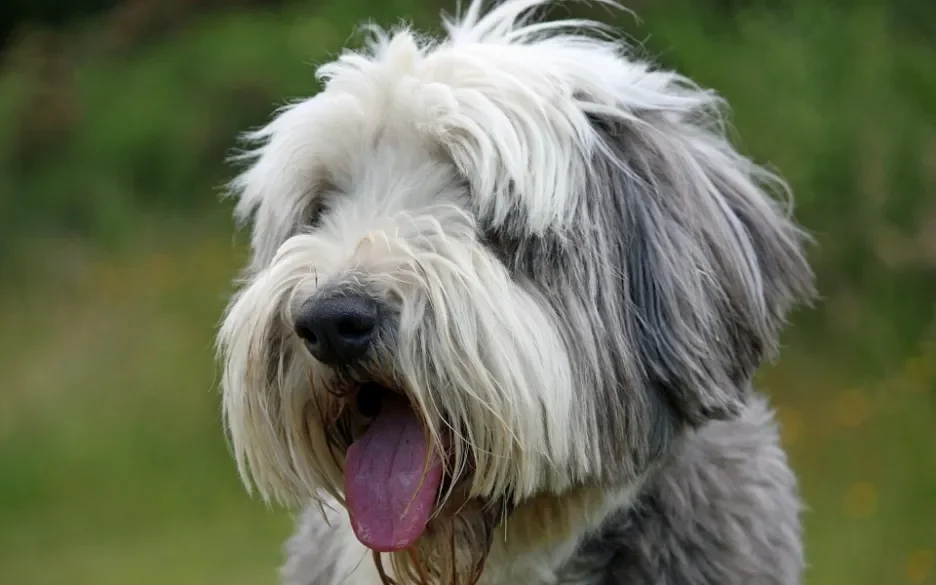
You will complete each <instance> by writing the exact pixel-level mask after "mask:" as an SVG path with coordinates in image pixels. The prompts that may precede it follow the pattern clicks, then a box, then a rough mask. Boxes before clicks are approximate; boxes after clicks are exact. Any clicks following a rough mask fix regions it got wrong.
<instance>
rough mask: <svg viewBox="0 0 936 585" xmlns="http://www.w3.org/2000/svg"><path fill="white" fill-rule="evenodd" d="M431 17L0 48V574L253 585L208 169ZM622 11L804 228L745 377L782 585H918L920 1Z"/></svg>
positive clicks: (394, 7)
mask: <svg viewBox="0 0 936 585" xmlns="http://www.w3.org/2000/svg"><path fill="white" fill-rule="evenodd" d="M254 4H255V5H256V4H259V3H254ZM268 4H269V3H268ZM442 4H443V2H441V0H432V1H430V2H419V1H418V0H384V1H383V2H376V1H369V0H344V1H339V0H320V1H317V2H312V1H311V0H309V1H308V2H304V3H300V4H296V5H291V6H288V7H285V8H280V7H275V8H274V7H269V6H268V7H267V8H265V9H260V8H257V7H254V8H249V9H248V8H244V9H237V10H228V11H224V12H216V13H207V14H203V15H201V16H198V17H197V18H194V19H191V20H186V21H185V22H184V23H183V24H181V25H179V26H175V27H174V28H172V29H171V31H170V32H166V33H165V34H164V35H163V36H161V37H156V38H154V37H153V36H152V35H143V36H139V37H137V36H135V34H136V33H133V34H131V32H132V31H129V29H121V28H120V27H119V26H117V25H114V24H113V21H112V20H107V21H89V22H87V23H84V24H75V25H73V26H72V27H70V28H69V29H67V30H66V31H64V32H55V33H50V32H37V33H35V34H33V35H30V36H26V37H24V38H23V39H22V41H21V42H20V43H18V44H16V45H14V46H12V47H11V48H10V49H9V50H8V51H7V52H6V54H5V55H4V56H3V59H4V61H3V65H2V68H0V232H2V233H3V236H2V237H0V279H2V285H0V372H2V374H0V470H2V471H0V583H12V584H16V585H32V584H36V585H39V584H41V585H48V584H51V583H69V584H74V585H83V584H88V585H109V584H114V585H116V584H125V583H134V584H139V585H148V584H150V583H152V584H154V585H155V584H157V583H172V584H173V585H185V584H187V583H193V584H194V583H198V584H208V583H226V584H237V583H244V584H245V585H246V584H247V583H251V584H254V583H271V584H272V583H274V582H275V572H274V567H275V565H276V563H277V562H278V559H279V556H278V555H279V546H280V543H281V540H282V539H283V538H284V537H285V535H286V534H287V531H288V528H289V522H288V520H289V519H288V518H287V517H285V515H284V514H282V513H279V512H274V511H270V510H267V509H266V508H265V507H264V506H263V505H262V504H260V503H258V502H255V501H251V500H249V499H248V497H247V496H246V495H245V494H244V493H243V492H242V489H241V487H240V486H239V484H238V482H237V478H236V476H235V472H234V469H233V463H232V462H231V459H230V456H229V454H228V452H227V449H226V446H225V445H224V442H223V439H222V433H221V426H220V419H219V416H218V399H217V398H218V397H217V394H216V388H215V387H216V384H217V377H218V372H217V367H216V365H215V364H214V362H213V355H212V347H211V344H212V335H213V330H214V326H215V324H216V322H217V319H218V317H219V315H220V313H221V310H222V308H223V302H224V297H225V294H226V292H228V291H229V290H230V285H229V282H230V279H231V278H232V277H233V276H234V274H235V271H236V268H237V266H238V265H239V262H240V260H241V259H242V255H243V249H242V248H241V247H240V246H237V245H236V244H234V243H232V240H231V229H230V222H229V219H228V218H229V211H230V209H229V207H228V205H227V204H221V203H219V201H218V199H219V195H220V193H221V191H222V186H223V184H224V182H225V181H226V180H227V179H229V178H230V176H231V173H232V171H231V169H230V168H227V167H226V166H225V164H224V159H225V157H226V156H227V155H228V154H230V153H232V151H233V149H234V148H235V147H236V143H235V140H234V139H235V137H236V135H237V134H238V133H239V132H241V131H244V130H247V129H250V128H252V127H256V126H258V125H260V124H262V123H263V122H264V121H266V120H267V119H268V118H269V115H270V113H271V110H272V108H273V107H275V106H276V105H281V104H283V103H285V102H286V101H288V100H291V99H294V98H299V97H302V96H305V95H308V94H310V93H312V92H314V91H315V89H316V87H317V86H316V82H315V80H314V77H313V69H314V67H313V66H314V64H315V63H318V62H321V61H322V60H324V59H327V58H328V57H329V56H331V55H333V54H334V52H335V51H336V50H338V49H339V48H340V47H341V46H342V45H343V44H344V43H345V42H346V41H347V40H348V38H349V35H350V33H351V31H352V29H353V26H354V25H355V24H357V23H359V22H360V21H362V20H364V19H367V18H372V19H374V20H376V21H378V22H380V23H382V24H390V23H393V22H394V21H395V20H396V19H397V16H398V15H407V16H408V17H409V18H415V19H416V20H417V21H418V22H421V23H432V22H433V17H434V15H435V12H436V10H437V8H438V7H439V6H440V5H442ZM444 4H445V6H446V7H448V3H444ZM632 4H633V5H634V7H635V8H636V9H637V10H638V12H639V14H640V16H641V18H642V21H643V24H639V25H638V24H636V23H634V21H633V20H630V21H624V22H622V24H623V25H624V26H626V28H627V29H628V30H629V31H630V32H631V34H632V36H633V37H634V38H635V39H641V40H643V41H644V42H643V43H642V45H641V47H640V49H639V50H640V52H641V53H642V54H647V55H649V56H651V57H655V58H658V59H659V60H660V61H662V62H663V63H665V64H667V65H671V66H675V67H677V68H678V69H680V70H681V71H683V72H684V73H686V74H688V75H690V76H691V77H693V78H695V79H696V80H697V81H699V82H700V83H701V84H703V85H706V86H710V87H713V88H715V89H716V90H718V91H719V92H720V93H722V94H723V95H724V96H725V97H726V98H727V100H728V102H729V103H730V104H731V106H732V109H733V112H734V115H733V117H732V119H731V122H732V124H733V126H734V128H736V133H737V135H738V136H739V138H738V142H739V144H740V145H741V148H742V150H744V151H746V152H748V153H750V154H751V155H752V156H754V158H756V159H757V160H758V161H761V162H765V163H768V164H771V165H773V166H775V167H776V168H778V169H779V170H780V171H781V172H782V174H784V175H785V176H786V177H787V178H788V179H789V180H790V182H791V184H792V186H793V188H794V191H795V193H796V196H797V202H798V209H797V215H798V217H799V218H800V220H801V221H802V222H803V223H804V224H805V225H806V226H807V227H808V229H809V230H810V231H811V232H812V233H813V234H814V235H815V237H816V240H817V245H816V246H815V247H814V248H813V249H812V250H811V256H812V261H813V262H814V264H815V266H816V268H817V270H818V274H819V280H820V289H821V292H822V294H823V297H824V298H823V300H822V301H821V302H820V303H819V306H818V307H817V309H816V310H814V311H811V312H802V313H800V314H799V315H797V319H796V323H795V327H794V328H793V329H792V330H791V331H790V333H789V334H788V336H787V340H786V347H785V348H784V353H783V355H782V361H781V362H780V363H779V364H777V365H776V366H774V367H771V368H768V369H767V370H766V371H765V372H764V373H763V375H762V378H761V384H762V386H763V387H765V388H766V389H767V390H768V391H769V392H770V394H771V396H772V397H773V398H774V402H775V403H776V405H777V406H778V412H779V415H780V420H781V423H782V428H783V432H784V438H785V441H786V444H787V446H788V447H789V449H790V451H791V454H792V457H793V462H794V465H795V467H796V469H797V471H798V473H799V474H800V476H801V478H802V481H803V488H804V492H805V495H806V498H807V501H808V503H809V507H810V510H809V512H808V513H807V515H806V519H807V527H808V543H807V544H808V551H809V557H810V564H811V570H810V575H809V581H808V583H809V584H810V585H840V584H841V585H846V584H847V585H876V584H879V583H908V584H912V583H916V584H928V583H936V571H934V562H936V559H934V551H936V538H934V537H933V531H932V518H936V504H934V501H936V500H934V498H933V497H932V494H933V493H934V491H936V454H934V452H933V450H932V448H931V446H932V444H933V440H934V439H936V435H934V431H933V429H934V428H936V414H934V413H936V345H934V341H933V340H936V317H934V305H936V303H934V302H933V299H934V298H936V197H934V191H936V73H934V68H933V64H934V63H936V45H934V44H933V43H932V41H931V39H932V38H934V37H933V36H932V35H928V34H926V33H927V26H930V25H928V24H927V23H932V22H936V8H933V6H934V5H933V4H932V3H927V2H923V1H922V0H920V1H914V0H903V1H901V2H895V3H885V2H883V0H880V1H876V0H866V1H863V2H860V3H854V2H845V1H844V0H838V1H831V2H825V3H818V2H816V3H810V2H808V1H806V0H772V1H771V2H766V1H765V0H718V1H716V0H710V1H709V2H704V3H703V2H696V1H690V0H655V1H654V2H634V3H632ZM430 7H431V10H430ZM115 26H117V29H114V27H115ZM144 28H145V27H144ZM133 30H136V29H133ZM856 559H857V560H856Z"/></svg>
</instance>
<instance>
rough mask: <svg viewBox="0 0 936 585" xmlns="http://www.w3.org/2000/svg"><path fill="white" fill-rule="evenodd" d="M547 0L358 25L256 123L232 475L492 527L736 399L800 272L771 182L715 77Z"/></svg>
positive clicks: (233, 320) (434, 522)
mask: <svg viewBox="0 0 936 585" xmlns="http://www.w3.org/2000/svg"><path fill="white" fill-rule="evenodd" d="M547 2H548V0H508V1H507V2H505V3H503V4H501V5H500V6H498V7H496V8H494V9H493V10H491V11H489V12H487V13H482V12H481V6H480V2H475V3H473V4H472V5H471V6H470V7H469V8H468V10H467V11H466V13H465V14H464V15H462V17H461V18H460V19H459V20H457V21H450V22H447V23H446V30H447V37H446V38H445V39H443V40H439V41H428V40H425V39H422V38H420V37H418V36H416V35H415V34H413V33H412V32H410V31H408V30H399V31H396V32H393V33H392V34H385V33H382V32H379V31H377V32H374V34H373V37H372V39H371V41H370V43H369V44H368V46H367V48H366V49H365V50H364V51H360V52H346V53H345V54H343V55H342V56H341V57H339V58H338V59H337V60H335V61H333V62H331V63H328V64H326V65H324V66H323V67H321V68H320V69H319V76H320V78H321V79H322V80H323V81H324V89H323V90H322V91H321V92H320V93H319V94H317V95H315V96H314V97H312V98H310V99H308V100H305V101H302V102H299V103H296V104H294V105H291V106H290V107H288V108H285V109H284V110H282V111H281V112H280V113H279V114H278V115H277V117H276V118H275V119H274V120H273V121H272V122H271V123H270V124H269V125H267V126H266V127H265V128H263V129H261V130H259V131H258V132H255V133H253V134H252V135H251V136H250V138H251V139H253V140H255V141H257V143H258V144H257V146H256V148H255V149H254V150H252V151H251V152H249V153H248V155H247V156H248V157H249V162H250V166H249V167H248V168H247V170H246V171H245V172H244V173H243V174H242V175H241V176H240V177H239V178H238V179H237V180H236V181H235V183H234V187H235V189H234V191H235V193H236V195H237V196H238V197H239V199H238V206H237V211H238V214H239V215H240V217H241V218H243V219H244V220H247V221H248V222H249V223H250V225H251V228H252V259H251V263H250V266H249V267H248V269H247V275H246V279H245V283H244V286H243V288H242V289H241V290H240V291H239V293H238V294H237V295H236V297H235V298H234V300H233V301H232V303H231V305H230V307H229V310H228V312H227V314H226V317H225V320H224V323H223V325H222V327H221V331H220V335H219V339H220V348H221V352H222V354H223V359H224V377H223V395H224V413H225V417H226V422H227V425H228V428H229V432H230V437H231V440H232V443H233V447H234V451H235V454H236V457H237V462H238V464H239V467H240V471H241V474H242V476H243V478H244V479H245V481H246V482H247V483H248V484H249V485H253V486H255V487H256V488H257V489H258V490H259V491H260V492H261V494H263V495H264V496H265V497H268V498H272V499H276V500H279V501H283V502H288V503H295V502H303V501H307V500H309V499H315V498H319V497H330V498H334V499H336V500H338V501H340V502H342V503H343V504H344V505H346V506H347V508H348V509H349V512H350V515H351V518H352V523H353V525H354V528H355V531H356V533H357V535H358V537H359V538H360V539H361V540H362V542H364V543H365V544H367V545H368V546H369V547H371V548H372V549H374V550H376V551H399V550H403V549H406V550H408V551H412V550H415V549H418V548H419V547H420V546H423V545H425V546H428V545H427V544H426V543H428V542H430V541H432V540H433V539H436V540H439V541H440V542H441V541H443V540H445V539H444V538H442V537H439V538H436V536H437V535H438V534H439V533H441V532H444V531H442V530H441V529H439V528H438V526H442V525H446V524H448V525H451V524H452V523H453V522H454V521H455V520H458V521H459V522H463V523H464V527H463V528H462V529H461V530H462V536H464V535H465V534H468V535H473V536H474V537H477V538H476V540H469V541H467V542H469V543H471V544H470V546H469V548H471V547H474V548H479V549H483V548H484V547H486V544H485V542H486V539H488V538H489V536H490V534H489V533H490V528H491V527H492V526H493V525H494V524H496V523H497V522H498V521H499V519H500V518H501V517H502V515H503V514H505V513H508V512H505V511H509V510H510V509H511V508H512V507H513V506H516V505H520V504H522V503H523V502H526V501H530V500H531V499H532V498H535V497H539V496H542V495H543V494H552V495H561V494H564V493H568V492H569V491H570V490H575V489H577V488H580V487H582V486H590V487H597V488H599V489H604V488H607V489H609V490H611V489H618V488H621V487H622V486H634V485H636V484H637V483H638V482H639V481H640V480H641V478H642V477H644V476H645V474H646V472H647V471H648V469H650V468H651V467H652V466H653V464H654V463H655V462H657V461H659V460H660V459H661V458H662V457H663V456H664V455H665V454H666V453H667V450H668V448H669V446H670V444H671V443H672V441H673V439H675V438H677V437H679V436H680V434H681V432H683V430H684V429H687V428H691V427H693V426H697V425H699V424H702V423H704V422H706V421H708V420H711V419H716V418H724V417H729V416H731V415H732V414H733V413H735V412H737V411H738V410H739V408H740V407H741V405H742V404H743V403H744V400H745V393H746V391H747V387H748V384H749V381H750V379H751V377H752V375H753V373H754V371H755V369H756V368H757V366H758V365H759V363H760V362H761V361H762V360H763V359H764V358H765V357H766V356H767V355H768V354H769V352H771V350H772V349H773V348H774V346H775V344H776V340H777V335H778V330H779V328H780V327H781V325H782V323H783V321H784V318H785V315H786V313H787V311H788V309H789V308H790V307H791V305H792V304H793V303H794V302H796V301H798V300H804V299H807V298H808V297H809V296H810V295H811V293H812V275H811V272H810V270H809V268H808V266H807V263H806V261H805V259H804V256H803V254H802V251H801V245H802V241H803V235H802V233H801V232H800V231H799V229H798V228H797V227H796V226H795V225H794V223H792V221H791V220H790V219H789V217H788V215H787V212H786V210H784V209H782V208H781V207H780V204H779V202H778V201H776V200H775V199H773V198H772V197H771V195H775V194H780V195H784V194H786V188H785V185H784V183H783V182H782V181H781V180H780V179H778V178H777V177H775V176H773V175H771V174H770V173H768V172H766V171H765V170H763V169H762V168H760V167H758V166H756V165H755V164H753V163H752V162H751V161H749V160H748V159H746V158H744V157H742V156H741V155H739V154H738V153H737V152H736V151H735V150H734V149H733V148H732V147H731V145H730V143H729V142H728V141H727V140H726V139H725V138H724V137H723V134H722V133H721V127H720V125H719V124H720V119H719V117H718V112H719V107H720V105H721V104H720V102H719V100H718V98H717V97H716V96H715V95H713V94H712V93H710V92H707V91H703V90H701V89H699V88H697V87H696V86H694V85H693V84H691V83H690V82H689V81H688V80H686V79H685V78H683V77H681V76H679V75H677V74H674V73H671V72H666V71H657V70H653V69H651V68H649V67H648V66H647V65H646V64H644V63H641V62H637V61H635V60H632V59H630V58H629V57H628V56H626V55H625V53H624V47H623V46H622V45H621V44H619V43H616V42H613V41H609V40H607V35H606V34H604V33H605V32H606V31H602V30H601V27H598V26H597V25H594V26H593V25H589V24H586V23H582V22H578V21H576V22H573V21H565V22H553V23H549V24H544V23H540V22H535V21H533V20H531V15H532V13H533V12H534V11H535V10H534V9H536V8H539V7H541V5H543V4H546V3H547ZM582 31H585V32H582ZM589 31H591V32H589ZM593 33H599V34H593ZM456 524H457V522H456ZM420 543H421V544H420ZM446 543H447V541H446ZM443 548H444V546H443ZM427 558H430V557H428V556H426V554H423V556H422V557H421V559H420V561H419V562H414V563H413V565H414V566H415V565H420V567H421V568H420V569H419V570H420V571H422V570H430V569H426V567H427V565H429V564H430V563H427V561H426V559H427ZM438 571H439V570H438V569H437V570H436V572H438ZM423 577H425V575H423Z"/></svg>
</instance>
